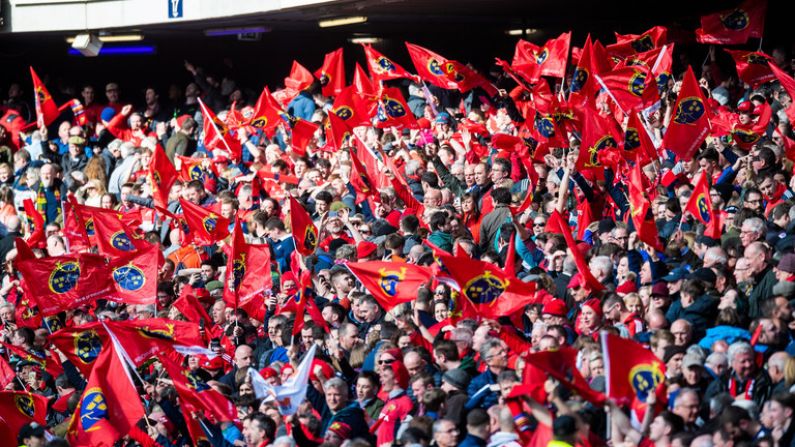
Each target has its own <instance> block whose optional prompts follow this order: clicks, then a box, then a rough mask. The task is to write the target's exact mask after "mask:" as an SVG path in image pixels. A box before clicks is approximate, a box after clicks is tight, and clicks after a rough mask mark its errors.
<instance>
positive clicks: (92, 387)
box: [67, 344, 145, 447]
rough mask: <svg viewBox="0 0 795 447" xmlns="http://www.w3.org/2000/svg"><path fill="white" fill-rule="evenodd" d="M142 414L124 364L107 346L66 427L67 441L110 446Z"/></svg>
mask: <svg viewBox="0 0 795 447" xmlns="http://www.w3.org/2000/svg"><path fill="white" fill-rule="evenodd" d="M144 414H145V413H144V408H143V406H142V405H141V400H140V398H139V397H138V392H137V391H136V390H135V386H134V385H133V381H132V377H131V376H130V373H129V371H128V369H127V365H126V364H124V360H123V359H122V358H121V356H120V355H119V353H118V352H117V350H116V348H115V347H114V346H113V345H112V344H109V345H108V349H106V350H104V351H103V352H102V354H100V356H99V358H98V359H97V362H96V366H95V367H94V369H93V370H92V372H91V376H90V377H89V379H88V384H87V385H86V389H85V391H83V396H82V397H81V398H80V402H79V403H78V406H77V409H76V410H75V414H74V417H73V418H72V422H71V424H69V430H68V434H67V439H68V441H69V443H70V444H72V445H92V446H107V447H111V446H112V445H113V444H114V443H115V442H116V441H118V440H119V439H121V438H122V437H123V436H125V435H127V434H128V433H129V432H130V430H132V428H133V426H134V425H135V424H136V423H138V421H139V420H140V419H141V418H142V417H143V416H144Z"/></svg>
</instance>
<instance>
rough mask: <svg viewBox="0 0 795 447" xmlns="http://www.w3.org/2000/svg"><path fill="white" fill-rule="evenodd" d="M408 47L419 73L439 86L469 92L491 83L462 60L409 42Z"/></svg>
mask: <svg viewBox="0 0 795 447" xmlns="http://www.w3.org/2000/svg"><path fill="white" fill-rule="evenodd" d="M406 48H408V50H409V56H411V60H412V62H413V63H414V67H415V68H416V69H417V74H418V75H419V76H420V77H421V78H422V79H424V80H426V81H428V82H430V83H431V84H433V85H435V86H437V87H441V88H445V89H449V90H459V91H461V92H467V91H469V90H471V89H473V88H474V87H477V86H479V85H484V84H489V82H488V81H486V79H484V78H483V76H481V75H480V74H478V73H477V72H475V71H474V70H472V69H471V68H469V67H467V66H466V65H464V64H462V63H460V62H457V61H454V60H449V59H447V58H445V57H444V56H441V55H439V54H436V53H434V52H433V51H431V50H428V49H427V48H423V47H421V46H419V45H414V44H411V43H408V42H406Z"/></svg>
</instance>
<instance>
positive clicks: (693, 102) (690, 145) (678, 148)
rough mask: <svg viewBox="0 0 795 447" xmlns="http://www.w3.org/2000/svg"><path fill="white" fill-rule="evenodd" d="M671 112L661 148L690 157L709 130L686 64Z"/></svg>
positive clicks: (701, 99)
mask: <svg viewBox="0 0 795 447" xmlns="http://www.w3.org/2000/svg"><path fill="white" fill-rule="evenodd" d="M673 114H674V116H673V119H672V120H671V123H670V124H669V126H668V129H667V130H666V132H665V136H664V137H663V147H664V148H666V149H668V150H670V151H672V152H673V153H674V154H676V155H677V157H679V158H680V159H682V160H690V159H692V158H693V154H695V153H696V151H697V150H698V148H699V146H701V143H702V142H703V141H704V139H705V138H707V132H708V131H709V119H708V117H709V113H708V110H707V102H706V100H705V99H704V95H703V94H702V92H701V88H700V87H699V85H698V81H697V80H696V75H694V74H693V68H692V67H689V66H688V67H687V72H686V73H685V78H684V80H683V81H682V88H681V89H680V90H679V96H678V97H677V98H676V104H675V105H674V110H673Z"/></svg>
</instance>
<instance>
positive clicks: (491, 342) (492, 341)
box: [480, 338, 502, 360]
mask: <svg viewBox="0 0 795 447" xmlns="http://www.w3.org/2000/svg"><path fill="white" fill-rule="evenodd" d="M501 347H502V340H500V339H499V338H489V339H488V340H486V341H485V342H484V343H483V346H481V347H480V358H481V359H484V360H485V359H486V358H488V356H489V351H491V350H492V349H494V348H501Z"/></svg>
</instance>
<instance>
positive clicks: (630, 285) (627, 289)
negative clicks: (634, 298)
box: [616, 281, 638, 293]
mask: <svg viewBox="0 0 795 447" xmlns="http://www.w3.org/2000/svg"><path fill="white" fill-rule="evenodd" d="M637 291H638V286H637V285H636V284H635V281H624V282H623V283H621V284H620V285H619V286H618V287H616V293H635V292H637Z"/></svg>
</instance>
